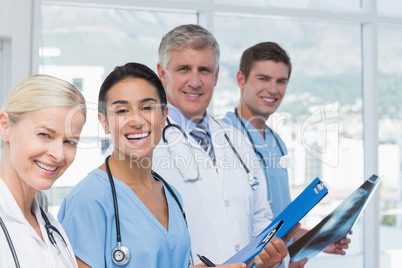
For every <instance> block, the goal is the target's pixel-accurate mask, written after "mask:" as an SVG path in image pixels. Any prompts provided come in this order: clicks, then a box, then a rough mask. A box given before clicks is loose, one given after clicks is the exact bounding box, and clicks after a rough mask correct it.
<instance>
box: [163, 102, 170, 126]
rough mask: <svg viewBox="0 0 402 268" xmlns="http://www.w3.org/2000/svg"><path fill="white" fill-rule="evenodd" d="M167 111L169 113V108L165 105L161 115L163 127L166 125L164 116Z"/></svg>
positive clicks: (166, 114) (165, 116)
mask: <svg viewBox="0 0 402 268" xmlns="http://www.w3.org/2000/svg"><path fill="white" fill-rule="evenodd" d="M168 113H169V108H168V107H167V105H166V106H165V113H164V114H163V115H162V116H163V118H162V128H164V127H165V125H166V118H167V116H168Z"/></svg>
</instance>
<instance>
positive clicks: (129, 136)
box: [127, 132, 149, 139]
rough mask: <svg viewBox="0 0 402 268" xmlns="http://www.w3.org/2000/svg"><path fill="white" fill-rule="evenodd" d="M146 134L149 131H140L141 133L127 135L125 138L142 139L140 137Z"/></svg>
mask: <svg viewBox="0 0 402 268" xmlns="http://www.w3.org/2000/svg"><path fill="white" fill-rule="evenodd" d="M148 136H149V133H148V132H146V133H141V134H131V135H127V138H128V139H142V138H145V137H148Z"/></svg>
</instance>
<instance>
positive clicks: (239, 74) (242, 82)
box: [236, 71, 246, 91]
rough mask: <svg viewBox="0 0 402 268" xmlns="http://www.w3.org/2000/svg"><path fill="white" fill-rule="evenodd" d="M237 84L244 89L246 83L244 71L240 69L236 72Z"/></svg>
mask: <svg viewBox="0 0 402 268" xmlns="http://www.w3.org/2000/svg"><path fill="white" fill-rule="evenodd" d="M236 80H237V85H238V86H239V88H240V89H241V90H242V91H243V89H244V85H245V84H246V78H245V76H244V74H243V72H242V71H238V72H237V74H236Z"/></svg>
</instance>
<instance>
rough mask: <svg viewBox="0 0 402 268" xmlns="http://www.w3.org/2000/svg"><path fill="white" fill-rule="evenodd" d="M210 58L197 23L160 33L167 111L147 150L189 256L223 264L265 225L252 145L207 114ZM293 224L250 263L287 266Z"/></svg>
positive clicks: (213, 56)
mask: <svg viewBox="0 0 402 268" xmlns="http://www.w3.org/2000/svg"><path fill="white" fill-rule="evenodd" d="M218 62H219V46H218V44H217V42H216V40H215V38H214V37H213V36H212V34H211V33H210V32H208V31H207V30H205V29H204V28H202V27H200V26H197V25H182V26H179V27H177V28H175V29H173V30H172V31H170V32H169V33H167V34H166V35H165V36H164V37H163V39H162V41H161V44H160V47H159V63H158V66H157V68H158V74H159V77H160V79H161V80H162V83H163V85H164V86H165V90H166V95H167V100H168V108H169V116H168V120H167V121H168V122H167V125H166V126H165V131H164V134H163V137H162V141H161V143H160V144H159V145H158V147H157V148H156V149H155V150H154V155H153V160H154V161H153V169H154V170H155V171H156V172H157V173H159V174H160V175H161V176H162V177H163V178H165V179H166V180H167V181H168V182H169V183H170V184H172V185H173V186H174V187H176V189H177V190H178V191H179V192H180V194H181V196H182V198H183V203H184V211H185V212H186V214H187V221H188V228H189V232H190V236H191V244H192V254H193V256H195V255H196V254H200V255H204V256H206V257H208V258H209V259H210V260H211V261H213V262H215V263H223V262H224V261H225V260H227V259H229V258H230V257H231V256H232V255H233V254H235V253H236V252H237V251H239V250H240V249H242V248H243V247H244V246H246V245H247V244H248V243H249V242H250V241H251V240H252V239H253V238H254V237H255V236H257V235H258V234H259V233H260V232H261V231H262V230H264V229H265V228H266V227H267V226H268V225H269V223H270V222H271V217H272V212H271V209H270V207H269V204H268V202H267V191H266V182H265V179H264V174H263V173H262V170H261V168H260V166H259V163H258V158H257V157H256V156H255V154H254V152H253V150H252V148H251V147H250V146H249V145H248V144H247V142H246V141H245V140H244V139H245V138H244V136H243V135H242V134H241V133H240V132H239V131H238V130H236V129H235V128H233V127H231V126H229V125H226V124H219V123H218V122H217V121H216V120H215V119H213V118H212V117H211V116H210V115H209V114H208V113H207V107H208V105H209V103H210V100H211V98H212V94H213V90H214V87H215V86H216V83H217V81H218V74H219V63H218ZM225 133H226V135H227V136H228V138H229V139H230V140H231V142H232V143H233V146H230V145H229V141H228V139H227V137H225ZM236 154H238V155H239V156H236ZM239 158H242V159H243V160H244V162H245V163H244V164H245V166H246V168H247V169H250V171H249V172H247V169H246V168H245V167H244V165H243V164H242V163H241V161H240V159H239ZM247 160H248V161H247ZM252 160H256V161H254V163H253V162H252ZM257 178H258V179H259V185H257V184H256V180H257ZM297 227H298V226H297ZM295 229H297V228H294V230H292V231H291V234H289V235H288V237H286V238H285V239H284V240H285V241H284V240H282V239H279V238H277V237H275V238H274V240H273V241H271V243H269V244H268V245H267V246H266V247H265V248H264V250H263V251H262V252H261V253H260V254H259V255H258V256H256V257H255V258H254V262H255V264H256V266H257V267H277V266H278V265H280V264H283V267H287V261H283V259H284V258H285V256H286V255H287V249H286V242H287V241H288V240H289V239H290V236H291V235H293V232H294V231H295ZM172 239H174V238H172ZM197 261H198V262H199V260H198V259H195V262H196V263H197Z"/></svg>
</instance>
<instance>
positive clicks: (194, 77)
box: [189, 70, 201, 88]
mask: <svg viewBox="0 0 402 268" xmlns="http://www.w3.org/2000/svg"><path fill="white" fill-rule="evenodd" d="M189 85H190V86H191V87H192V88H198V87H200V86H201V76H200V73H199V71H198V70H194V71H192V72H191V74H190V79H189Z"/></svg>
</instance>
